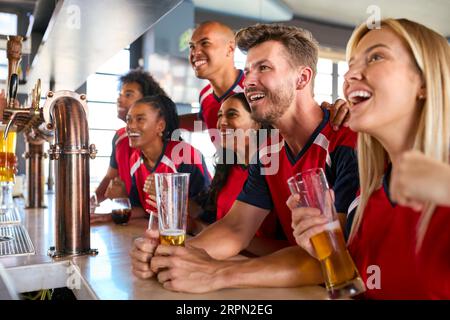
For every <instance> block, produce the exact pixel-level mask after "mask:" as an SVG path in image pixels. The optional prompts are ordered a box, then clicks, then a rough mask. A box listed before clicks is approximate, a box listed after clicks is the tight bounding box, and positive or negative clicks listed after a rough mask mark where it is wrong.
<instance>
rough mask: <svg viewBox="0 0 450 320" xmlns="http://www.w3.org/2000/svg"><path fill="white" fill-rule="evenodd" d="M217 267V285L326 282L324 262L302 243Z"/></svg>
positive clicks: (249, 286) (242, 286) (221, 286)
mask: <svg viewBox="0 0 450 320" xmlns="http://www.w3.org/2000/svg"><path fill="white" fill-rule="evenodd" d="M227 262H229V264H228V265H226V264H225V265H224V266H223V267H222V268H219V269H218V270H217V276H216V277H217V285H218V288H217V289H221V288H252V287H281V288H283V287H284V288H287V287H299V286H307V285H318V284H321V283H323V278H322V271H321V268H320V263H319V261H318V260H317V259H315V258H313V257H312V256H310V255H309V254H308V253H307V252H306V251H305V250H303V249H302V248H300V247H299V246H291V247H287V248H284V249H281V250H279V251H277V252H274V253H273V254H270V255H267V256H263V257H258V258H251V259H246V260H240V261H227Z"/></svg>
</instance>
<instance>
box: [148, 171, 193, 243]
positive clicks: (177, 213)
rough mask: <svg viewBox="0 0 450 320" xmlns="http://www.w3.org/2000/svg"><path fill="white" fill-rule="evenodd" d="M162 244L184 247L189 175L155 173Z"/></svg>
mask: <svg viewBox="0 0 450 320" xmlns="http://www.w3.org/2000/svg"><path fill="white" fill-rule="evenodd" d="M154 175H155V189H156V204H157V207H158V223H159V239H160V242H161V244H165V245H172V246H184V241H185V239H186V224H187V221H186V220H187V210H188V194H189V173H155V174H154Z"/></svg>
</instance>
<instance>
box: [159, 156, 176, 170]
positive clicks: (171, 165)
mask: <svg viewBox="0 0 450 320" xmlns="http://www.w3.org/2000/svg"><path fill="white" fill-rule="evenodd" d="M161 163H164V164H165V165H166V166H168V167H169V168H170V169H172V170H173V172H174V173H177V172H178V171H177V168H176V167H175V164H174V163H173V161H172V160H170V159H169V158H168V157H166V156H165V155H164V156H163V157H162V159H161Z"/></svg>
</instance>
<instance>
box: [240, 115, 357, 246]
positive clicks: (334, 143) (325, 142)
mask: <svg viewBox="0 0 450 320" xmlns="http://www.w3.org/2000/svg"><path fill="white" fill-rule="evenodd" d="M324 114H325V116H324V119H323V120H322V123H321V124H320V125H319V127H318V128H317V129H316V130H315V132H314V133H313V134H312V135H311V137H310V139H309V141H308V142H307V143H306V145H305V146H304V148H303V149H302V150H301V151H300V153H299V154H298V155H296V156H294V155H292V152H291V151H290V149H289V147H288V146H287V145H286V144H285V143H284V141H283V140H282V138H281V137H280V138H279V142H278V143H276V142H274V141H273V140H271V139H268V140H267V141H268V145H267V146H263V147H262V148H261V149H260V150H259V161H260V162H259V163H258V164H255V165H251V166H250V169H249V177H248V179H247V182H246V184H245V186H244V189H243V191H242V193H241V194H240V195H239V197H238V200H240V201H243V202H246V203H248V204H251V205H254V206H257V207H260V208H263V209H268V210H273V211H274V212H276V214H277V216H278V219H279V220H280V222H281V225H282V227H283V230H284V233H285V235H286V237H287V239H288V240H289V242H290V243H291V244H292V245H296V242H295V238H294V236H293V234H292V232H293V229H292V227H291V223H292V215H291V211H290V210H289V208H288V207H287V206H286V200H287V199H288V198H289V196H290V194H291V193H290V191H289V187H288V184H287V180H288V179H289V178H290V177H292V176H293V175H295V174H296V173H299V172H301V171H304V170H308V169H312V168H323V169H324V170H325V175H326V178H327V180H328V183H329V185H330V188H333V189H334V192H335V206H336V210H337V212H347V210H348V207H349V205H350V203H351V202H352V200H353V199H354V198H355V195H356V191H357V190H358V164H357V159H356V155H355V152H354V147H355V144H356V137H357V136H356V133H355V132H353V131H351V130H350V129H348V128H340V129H339V130H338V131H334V130H333V129H332V128H331V126H330V124H329V123H328V120H329V112H328V111H327V110H324ZM270 141H272V142H270ZM276 159H278V160H276ZM276 161H278V166H276V165H275V166H274V164H276V163H277V162H276ZM267 164H268V165H267ZM274 169H277V170H274ZM273 170H274V172H271V171H273Z"/></svg>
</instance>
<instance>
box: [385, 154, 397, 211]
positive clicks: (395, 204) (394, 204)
mask: <svg viewBox="0 0 450 320" xmlns="http://www.w3.org/2000/svg"><path fill="white" fill-rule="evenodd" d="M391 173H392V163H390V164H389V165H388V166H387V168H386V173H385V174H384V176H383V189H384V193H385V194H386V197H387V199H388V200H389V203H390V205H391V206H392V208H395V207H396V206H397V203H396V202H394V201H392V199H391V194H390V192H389V181H390V180H391Z"/></svg>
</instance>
